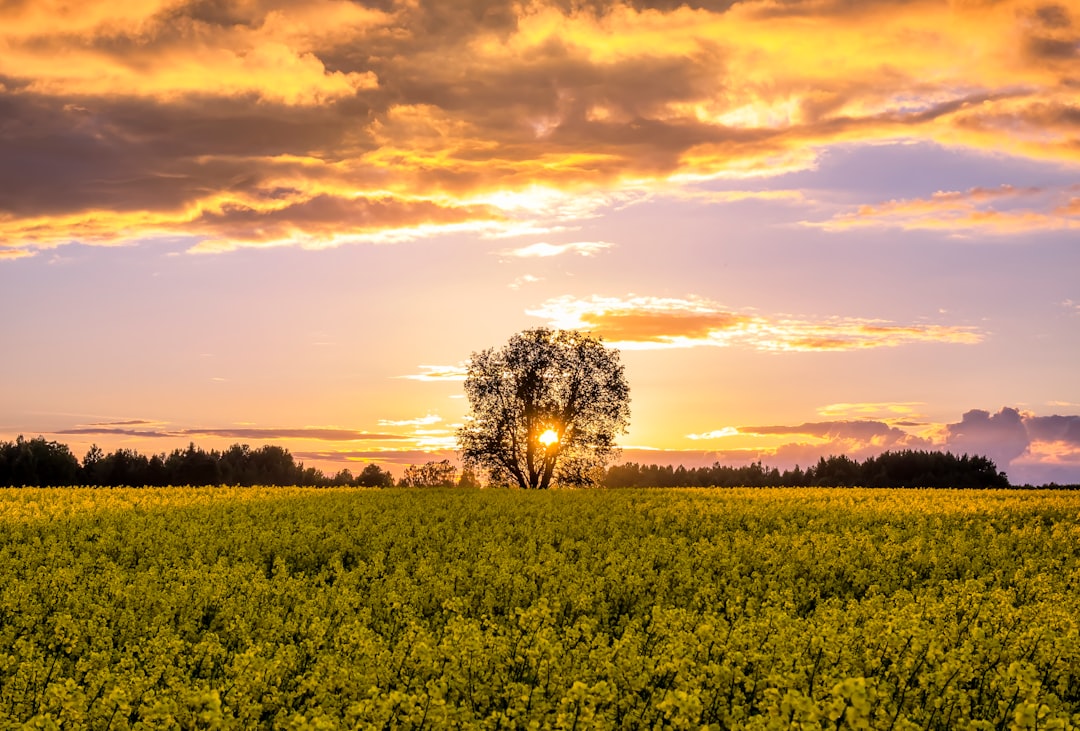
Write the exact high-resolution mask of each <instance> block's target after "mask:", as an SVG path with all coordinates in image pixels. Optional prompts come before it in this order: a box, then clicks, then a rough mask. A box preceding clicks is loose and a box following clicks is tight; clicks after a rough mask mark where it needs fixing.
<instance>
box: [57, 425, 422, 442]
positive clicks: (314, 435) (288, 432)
mask: <svg viewBox="0 0 1080 731" xmlns="http://www.w3.org/2000/svg"><path fill="white" fill-rule="evenodd" d="M132 423H136V424H137V423H146V422H132ZM54 433H55V434H69V435H95V434H98V435H115V436H131V437H147V438H154V439H157V438H177V437H182V438H187V437H196V436H208V437H225V438H229V439H304V440H306V439H312V440H318V441H329V442H355V441H367V440H373V441H389V440H398V439H409V438H410V437H407V436H403V435H401V434H377V433H371V432H361V431H354V430H352V429H328V428H320V427H301V428H296V429H266V428H249V427H241V428H226V429H212V428H192V429H125V428H123V427H120V426H87V427H77V428H72V429H62V430H60V431H57V432H54Z"/></svg>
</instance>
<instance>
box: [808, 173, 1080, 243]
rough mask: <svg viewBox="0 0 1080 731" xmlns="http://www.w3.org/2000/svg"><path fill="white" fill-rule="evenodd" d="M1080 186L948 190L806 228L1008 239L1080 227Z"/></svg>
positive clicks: (861, 210)
mask: <svg viewBox="0 0 1080 731" xmlns="http://www.w3.org/2000/svg"><path fill="white" fill-rule="evenodd" d="M1078 193H1080V186H1071V187H1068V188H1063V189H1049V190H1048V189H1041V188H1014V187H1012V186H1010V185H1002V186H1000V187H998V188H989V189H988V188H972V189H971V190H967V191H942V192H937V193H934V194H933V195H932V196H931V197H929V198H922V199H910V200H892V201H888V202H886V203H880V204H866V205H861V206H859V207H858V209H857V210H855V211H853V212H847V213H840V214H837V215H836V216H833V217H832V218H831V219H829V220H826V221H822V222H817V223H812V222H807V223H806V225H809V226H817V227H820V228H823V229H825V230H827V231H843V230H847V229H858V228H867V227H893V228H898V229H902V230H917V229H924V230H937V231H945V232H956V233H962V234H964V233H974V232H978V233H980V234H990V235H1001V236H1008V235H1013V234H1018V233H1027V232H1034V231H1058V230H1074V229H1080V205H1077V200H1078V198H1077V194H1078Z"/></svg>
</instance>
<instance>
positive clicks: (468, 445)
mask: <svg viewBox="0 0 1080 731" xmlns="http://www.w3.org/2000/svg"><path fill="white" fill-rule="evenodd" d="M465 395H466V396H467V397H468V399H469V405H470V407H471V408H472V414H471V415H470V416H469V417H468V421H467V423H466V424H465V426H463V427H462V428H461V429H460V430H459V431H458V444H459V446H460V449H461V453H462V456H463V458H464V461H465V464H466V465H468V466H470V467H474V468H481V469H487V470H488V471H489V472H490V473H492V475H493V476H494V477H496V478H506V479H508V480H512V481H513V482H514V483H516V484H517V485H518V486H519V487H521V488H525V489H544V488H547V487H549V486H550V485H551V484H552V481H553V480H554V481H555V482H557V483H561V484H572V485H587V484H596V483H597V482H599V480H600V479H601V478H602V477H603V473H602V472H603V467H604V465H605V464H606V463H607V462H608V460H609V459H610V458H611V457H612V456H613V455H614V453H615V452H616V448H615V437H616V435H617V434H620V433H622V432H624V431H625V430H626V425H627V422H628V420H629V417H630V387H629V385H628V384H627V382H626V378H625V376H624V374H623V367H622V365H621V364H620V363H619V353H618V351H617V350H615V349H613V348H607V347H605V346H604V344H603V343H602V342H601V341H600V340H599V339H598V338H596V337H594V336H592V335H589V334H587V333H580V332H577V331H573V330H551V329H548V328H535V329H532V330H526V331H524V332H521V333H518V334H517V335H514V336H513V337H512V338H510V341H509V342H508V343H507V344H506V345H505V346H503V347H502V348H501V349H499V350H494V349H492V348H489V349H488V350H484V351H481V352H479V353H473V355H472V358H471V359H470V360H469V364H468V369H467V375H466V378H465Z"/></svg>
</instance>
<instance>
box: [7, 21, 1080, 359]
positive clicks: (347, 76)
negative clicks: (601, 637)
mask: <svg viewBox="0 0 1080 731" xmlns="http://www.w3.org/2000/svg"><path fill="white" fill-rule="evenodd" d="M648 5H649V3H636V2H635V3H630V2H615V1H614V0H612V1H611V2H596V3H583V4H582V3H569V2H567V1H566V0H537V1H536V2H530V3H519V2H515V1H513V0H490V1H489V2H485V3H484V4H483V12H478V10H477V8H478V7H479V6H474V5H473V4H469V3H453V2H449V3H439V2H388V3H379V4H378V8H370V7H365V6H364V5H362V4H358V3H355V2H347V1H346V0H275V1H274V2H270V1H269V0H251V2H244V3H206V2H196V1H195V0H169V1H168V2H165V1H164V0H134V1H133V2H125V3H121V4H117V3H112V2H106V1H105V0H87V1H86V2H80V3H75V4H72V3H67V2H61V0H42V1H41V2H18V3H6V4H4V5H2V6H0V79H2V82H0V83H2V89H3V100H2V102H3V107H2V109H0V114H2V118H3V119H4V127H3V130H2V131H0V167H2V168H3V169H4V171H5V175H4V176H3V177H4V179H3V180H2V181H0V240H3V241H4V242H5V244H4V246H5V252H6V253H5V254H4V255H3V257H4V258H12V257H14V256H16V255H15V254H12V253H10V252H11V251H13V250H14V251H20V252H33V251H36V250H39V249H42V248H49V247H52V246H56V245H59V244H60V243H65V242H71V241H78V242H82V243H87V244H105V245H107V244H116V243H125V242H132V241H139V240H143V239H147V238H153V237H156V236H169V237H175V236H178V235H179V236H187V237H189V238H190V239H191V240H192V242H193V244H195V248H196V249H197V250H201V251H208V250H209V251H221V250H229V249H233V248H236V247H239V246H249V245H250V246H266V245H299V246H321V245H336V244H338V243H341V242H345V241H360V240H371V239H373V238H374V239H376V240H385V241H394V240H401V239H404V238H413V237H417V236H427V235H431V234H433V233H437V232H440V231H446V230H469V231H477V232H480V233H484V234H488V235H494V234H498V233H506V232H508V231H518V232H520V231H522V230H527V231H538V230H550V228H551V222H552V221H553V220H565V219H566V218H568V217H574V216H587V215H592V214H594V213H595V212H596V210H597V207H598V206H599V205H602V204H603V202H604V201H605V200H606V199H605V198H604V196H602V195H598V192H599V191H605V192H607V193H609V194H611V195H618V194H620V193H622V192H627V191H632V192H633V193H634V194H635V195H636V194H641V195H647V194H648V193H649V192H650V191H671V190H672V189H673V188H674V189H677V188H678V187H679V186H681V185H684V184H686V183H687V182H691V181H701V180H707V179H710V178H716V177H744V176H775V175H778V174H781V173H783V172H787V171H791V170H799V169H807V168H809V167H812V166H813V165H815V163H816V161H817V159H818V156H819V155H820V152H821V150H823V149H826V148H827V147H828V146H830V145H835V144H844V143H851V142H868V143H880V142H898V141H927V142H933V143H938V144H941V145H946V146H955V147H962V148H966V149H971V150H977V151H987V152H993V153H995V154H996V153H1005V154H1010V155H1017V156H1023V157H1027V158H1031V159H1036V160H1044V161H1051V162H1053V163H1054V164H1058V165H1077V164H1080V135H1078V132H1077V125H1076V119H1077V114H1078V111H1077V110H1078V107H1077V103H1076V89H1075V78H1074V77H1075V67H1076V61H1077V48H1078V43H1080V12H1078V11H1077V9H1076V7H1075V3H1067V4H1054V3H1047V4H1043V5H1041V6H1036V5H1033V4H1032V3H1031V2H1030V0H1001V1H1000V2H995V3H991V4H986V3H974V4H973V3H941V2H936V1H934V2H931V1H930V0H916V1H915V2H906V3H850V2H840V1H839V0H823V1H818V0H815V1H813V2H809V1H806V2H783V3H778V2H774V1H773V0H747V1H746V2H739V3H717V4H706V3H699V4H698V5H700V6H701V7H690V6H689V5H687V4H684V5H680V6H679V7H677V8H670V7H669V6H670V5H673V3H662V4H659V3H658V4H657V5H662V6H663V7H648ZM279 196H281V197H279ZM330 201H336V202H338V203H339V204H340V206H341V208H342V219H341V221H340V225H339V226H338V227H337V228H336V229H335V230H334V231H333V233H328V227H327V222H326V220H324V219H322V218H320V217H319V216H317V215H316V216H313V215H312V211H313V209H315V208H319V207H320V206H323V207H327V206H328V205H329V204H328V202H330ZM991 202H992V201H990V202H988V201H986V200H982V201H980V200H976V199H975V198H969V199H968V200H967V201H965V202H964V203H963V204H959V203H957V202H956V201H944V200H939V201H931V202H930V203H932V204H936V207H933V210H929V211H927V210H924V211H922V212H918V211H913V210H909V211H901V210H899V209H889V210H884V209H883V210H881V211H876V210H868V211H864V212H862V213H861V214H860V213H854V214H851V215H850V216H841V217H839V218H837V219H835V220H833V221H830V222H826V224H823V225H824V226H826V227H833V228H840V227H844V226H849V225H861V224H862V223H863V222H867V221H874V222H875V223H874V224H873V225H882V222H883V221H884V222H888V223H889V225H909V226H917V227H924V228H933V227H938V228H946V229H950V230H955V229H958V228H960V229H965V230H966V229H974V228H977V229H979V230H997V231H1003V232H1004V231H1029V230H1035V229H1044V228H1059V229H1060V228H1068V229H1072V228H1074V227H1075V225H1076V215H1075V202H1074V201H1072V200H1070V201H1066V202H1063V203H1062V204H1061V205H1059V206H1057V207H1056V208H1054V207H1049V208H1040V207H1036V208H1033V209H1031V210H1024V209H1015V210H1014V209H1011V208H1010V209H999V208H996V207H994V206H992V205H990V203H991ZM380 207H381V208H380ZM346 209H347V210H346ZM358 209H362V211H366V212H361V211H359V210H358ZM373 209H380V210H373ZM240 219H246V220H240ZM256 219H257V220H256ZM259 221H261V222H263V223H259ZM857 222H858V223H857ZM200 242H201V243H200ZM328 242H329V243H328ZM829 337H831V336H828V335H827V336H825V337H824V339H821V340H819V343H820V344H826V343H827V341H828V339H829ZM815 347H816V346H815Z"/></svg>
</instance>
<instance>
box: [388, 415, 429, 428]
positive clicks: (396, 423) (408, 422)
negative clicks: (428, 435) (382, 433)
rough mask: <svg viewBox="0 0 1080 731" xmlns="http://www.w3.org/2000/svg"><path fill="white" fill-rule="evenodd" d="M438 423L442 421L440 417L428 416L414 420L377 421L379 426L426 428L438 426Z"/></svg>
mask: <svg viewBox="0 0 1080 731" xmlns="http://www.w3.org/2000/svg"><path fill="white" fill-rule="evenodd" d="M440 421H442V417H441V416H436V415H435V414H428V415H427V416H421V417H419V418H416V419H401V420H393V419H379V426H428V425H431V424H438V423H439V422H440Z"/></svg>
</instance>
